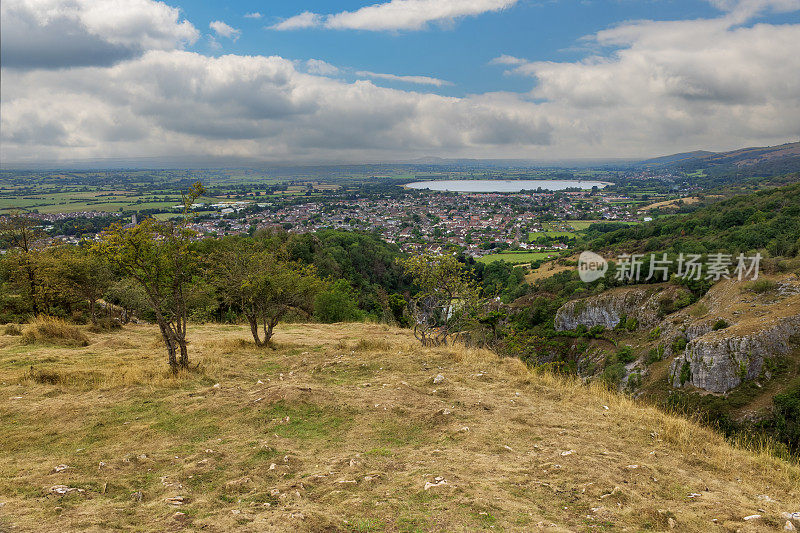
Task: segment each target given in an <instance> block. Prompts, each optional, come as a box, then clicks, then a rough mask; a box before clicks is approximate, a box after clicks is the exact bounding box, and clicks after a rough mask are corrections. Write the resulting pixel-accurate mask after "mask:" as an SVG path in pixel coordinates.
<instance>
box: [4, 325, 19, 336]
mask: <svg viewBox="0 0 800 533" xmlns="http://www.w3.org/2000/svg"><path fill="white" fill-rule="evenodd" d="M3 335H11V336H18V335H22V329H20V327H19V326H18V325H16V324H6V327H5V329H3Z"/></svg>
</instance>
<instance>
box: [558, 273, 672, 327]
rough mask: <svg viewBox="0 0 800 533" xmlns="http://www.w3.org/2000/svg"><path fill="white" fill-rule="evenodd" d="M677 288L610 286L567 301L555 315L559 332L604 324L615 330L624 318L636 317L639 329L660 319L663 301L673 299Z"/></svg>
mask: <svg viewBox="0 0 800 533" xmlns="http://www.w3.org/2000/svg"><path fill="white" fill-rule="evenodd" d="M675 292H676V289H675V287H674V286H669V285H665V284H660V285H642V286H637V287H621V288H617V289H611V290H609V291H606V292H604V293H602V294H598V295H597V296H592V297H589V298H582V299H580V300H573V301H570V302H567V303H565V304H564V305H563V306H561V308H560V309H559V310H558V312H557V313H556V316H555V329H556V331H565V330H570V329H575V328H576V327H578V326H580V325H583V326H586V327H589V328H590V327H592V326H598V325H599V326H604V327H606V328H607V329H613V328H614V327H616V326H617V324H619V322H620V320H621V319H622V317H627V318H633V319H636V321H637V322H638V325H639V327H640V328H651V327H653V326H654V325H656V324H657V323H658V322H659V321H660V318H659V314H658V311H659V306H660V303H659V302H660V300H661V299H663V298H674V295H675Z"/></svg>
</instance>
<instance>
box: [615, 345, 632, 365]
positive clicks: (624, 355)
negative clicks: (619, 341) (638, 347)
mask: <svg viewBox="0 0 800 533" xmlns="http://www.w3.org/2000/svg"><path fill="white" fill-rule="evenodd" d="M616 357H617V361H618V362H620V363H622V364H623V365H627V364H628V363H632V362H634V361H636V355H634V353H633V348H631V347H630V346H623V347H621V348H620V349H619V350H617V354H616Z"/></svg>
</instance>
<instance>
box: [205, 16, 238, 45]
mask: <svg viewBox="0 0 800 533" xmlns="http://www.w3.org/2000/svg"><path fill="white" fill-rule="evenodd" d="M208 27H209V28H211V29H212V30H213V31H214V33H216V34H217V35H218V36H220V37H227V38H228V39H233V40H234V41H235V40H236V39H238V38H239V36H240V35H241V34H242V32H241V30H237V29H236V28H234V27H232V26H229V25H227V24H225V23H224V22H222V21H221V20H215V21H213V22H211V23H209V25H208Z"/></svg>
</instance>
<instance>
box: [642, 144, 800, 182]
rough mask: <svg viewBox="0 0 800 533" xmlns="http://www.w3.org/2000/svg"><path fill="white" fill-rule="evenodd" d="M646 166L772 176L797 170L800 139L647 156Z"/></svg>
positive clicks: (713, 172) (644, 162)
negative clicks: (771, 143)
mask: <svg viewBox="0 0 800 533" xmlns="http://www.w3.org/2000/svg"><path fill="white" fill-rule="evenodd" d="M641 165H642V166H645V167H661V168H675V169H680V170H684V171H695V170H705V171H707V172H708V171H711V172H709V173H712V174H721V173H736V174H739V175H743V176H755V175H762V176H775V175H779V174H786V173H789V172H797V171H800V142H793V143H786V144H781V145H779V146H763V147H751V148H741V149H739V150H733V151H730V152H707V151H702V150H698V151H694V152H685V153H680V154H673V155H668V156H663V157H656V158H653V159H647V160H645V161H642V162H641Z"/></svg>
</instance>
